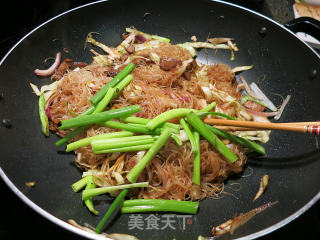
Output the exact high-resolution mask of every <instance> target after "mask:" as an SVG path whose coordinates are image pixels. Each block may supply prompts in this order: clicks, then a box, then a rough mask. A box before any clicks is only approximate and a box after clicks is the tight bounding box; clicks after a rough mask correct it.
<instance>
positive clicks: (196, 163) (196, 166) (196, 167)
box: [193, 131, 201, 186]
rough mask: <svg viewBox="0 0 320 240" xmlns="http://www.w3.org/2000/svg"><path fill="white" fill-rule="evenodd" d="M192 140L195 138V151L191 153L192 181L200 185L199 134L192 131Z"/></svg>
mask: <svg viewBox="0 0 320 240" xmlns="http://www.w3.org/2000/svg"><path fill="white" fill-rule="evenodd" d="M193 135H194V140H195V148H196V151H195V153H194V154H193V155H194V160H193V182H194V183H195V184H197V185H199V186H200V177H201V171H200V170H201V168H200V166H201V162H200V134H199V133H198V132H197V131H195V132H194V134H193Z"/></svg>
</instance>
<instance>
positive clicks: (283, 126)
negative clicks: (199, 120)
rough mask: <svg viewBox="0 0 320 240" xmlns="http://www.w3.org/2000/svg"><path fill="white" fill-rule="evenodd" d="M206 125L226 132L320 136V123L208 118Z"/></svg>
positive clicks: (205, 120)
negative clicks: (273, 132) (280, 132)
mask: <svg viewBox="0 0 320 240" xmlns="http://www.w3.org/2000/svg"><path fill="white" fill-rule="evenodd" d="M204 122H205V123H208V124H211V125H215V126H216V127H217V128H219V129H221V130H225V131H255V130H281V131H292V132H303V133H310V134H317V135H320V122H288V123H271V122H270V123H269V122H252V121H237V120H226V119H215V118H206V119H204Z"/></svg>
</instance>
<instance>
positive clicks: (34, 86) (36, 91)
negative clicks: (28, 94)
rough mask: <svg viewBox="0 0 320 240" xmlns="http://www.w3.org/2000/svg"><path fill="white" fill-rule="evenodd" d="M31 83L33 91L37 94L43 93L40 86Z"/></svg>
mask: <svg viewBox="0 0 320 240" xmlns="http://www.w3.org/2000/svg"><path fill="white" fill-rule="evenodd" d="M29 84H30V86H31V88H32V90H33V92H34V93H35V94H36V95H37V96H40V95H41V92H40V90H39V88H38V87H37V86H36V85H34V84H32V83H29Z"/></svg>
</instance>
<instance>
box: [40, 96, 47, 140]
mask: <svg viewBox="0 0 320 240" xmlns="http://www.w3.org/2000/svg"><path fill="white" fill-rule="evenodd" d="M38 105H39V117H40V121H41V126H42V132H43V133H44V135H46V136H49V119H48V116H47V113H46V111H45V109H44V108H45V105H46V100H45V98H44V95H43V93H42V94H41V95H40V97H39V104H38Z"/></svg>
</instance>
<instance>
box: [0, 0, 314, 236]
mask: <svg viewBox="0 0 320 240" xmlns="http://www.w3.org/2000/svg"><path fill="white" fill-rule="evenodd" d="M108 1H110V0H98V1H94V2H91V3H87V4H84V5H81V6H78V7H75V8H72V9H69V10H67V11H65V12H62V13H60V14H58V15H56V16H54V17H52V18H50V19H48V20H47V21H45V22H43V23H42V24H40V25H39V26H37V27H35V28H34V29H33V30H31V31H30V32H29V33H27V34H26V35H25V36H23V37H22V38H21V39H20V40H19V41H18V42H17V43H16V44H15V45H14V46H13V47H12V48H11V49H10V50H9V51H8V52H7V54H5V55H4V57H3V58H2V60H1V61H0V66H1V65H2V63H3V62H4V61H5V59H6V58H7V57H8V56H9V55H10V53H11V52H12V51H13V50H14V49H15V48H16V47H17V46H18V45H19V44H20V43H21V42H23V41H24V39H26V38H27V37H28V36H29V35H31V34H32V33H33V32H35V31H37V30H38V29H39V28H41V27H43V26H45V25H46V24H47V23H49V22H51V21H54V20H55V19H57V18H59V17H61V16H63V15H66V14H68V13H70V12H73V11H75V10H78V9H80V8H84V7H87V6H90V5H93V4H98V3H101V2H108ZM207 1H208V2H209V1H211V2H218V3H222V4H226V5H229V6H232V7H236V8H239V9H241V10H244V11H247V12H250V13H252V14H255V15H258V16H259V17H262V18H263V19H265V20H267V21H270V22H272V23H273V24H276V25H277V26H278V27H280V28H282V29H283V30H285V31H287V32H288V33H290V34H292V35H293V36H294V37H296V38H297V39H299V41H300V42H303V44H304V45H305V46H307V47H308V48H309V50H311V51H312V52H313V53H314V54H315V55H316V56H317V57H318V58H320V55H319V54H318V53H317V52H316V51H315V50H314V49H313V48H312V47H311V46H310V45H308V44H307V43H306V42H304V41H302V40H301V39H300V38H299V37H297V35H296V34H295V33H294V32H292V31H290V30H289V29H287V28H285V27H284V26H283V25H282V24H280V23H278V22H277V21H275V20H273V19H271V18H269V17H267V16H265V15H263V14H261V13H258V12H256V11H254V10H251V9H248V8H246V7H243V6H240V5H237V4H234V3H229V2H225V1H222V0H207ZM0 177H1V178H2V179H3V181H4V182H5V183H6V185H7V186H8V187H9V188H10V189H11V190H12V191H13V192H14V193H15V194H16V196H18V197H19V198H20V199H21V200H22V201H23V202H24V203H25V204H26V205H28V206H29V207H30V208H31V209H33V210H34V211H35V212H37V213H38V214H40V215H41V216H43V217H45V218H46V219H47V220H49V221H51V222H52V223H54V224H56V225H58V226H60V227H62V228H64V229H65V230H68V231H71V232H73V233H75V234H78V235H80V236H82V237H86V238H88V239H98V240H100V239H104V240H105V239H107V240H108V239H109V240H112V239H111V238H106V237H105V236H99V235H97V234H94V233H90V232H87V231H84V230H82V229H79V228H77V227H74V226H72V225H71V224H69V223H67V222H66V221H63V220H61V219H60V218H58V217H56V216H54V215H52V214H51V213H49V212H47V211H46V210H44V209H43V208H41V207H40V206H38V205H37V204H36V203H34V202H33V201H31V200H30V199H29V198H28V197H27V196H26V195H24V194H23V193H22V192H21V191H20V190H19V189H18V188H17V187H16V186H15V184H14V183H13V182H12V181H11V180H10V179H9V177H8V176H7V175H6V174H5V172H4V171H3V170H2V168H1V166H0ZM319 199H320V191H319V192H318V193H317V194H316V195H315V196H314V197H313V198H312V199H311V200H310V201H309V202H308V203H306V204H305V205H304V206H303V207H301V208H300V209H299V210H298V211H296V212H295V213H293V214H291V215H290V216H288V217H287V218H285V219H283V220H281V221H280V222H278V223H276V224H274V225H272V226H270V227H268V228H265V229H263V230H261V231H258V232H255V233H252V234H250V235H247V236H244V237H240V238H237V239H235V240H245V239H256V238H258V237H262V236H265V235H267V234H269V233H271V232H273V231H275V230H278V229H280V228H281V227H283V226H285V225H287V224H288V223H290V222H292V221H293V220H295V219H296V218H298V217H299V216H301V215H302V214H303V213H305V212H306V211H307V210H308V209H310V208H311V207H312V206H313V205H314V204H315V203H316V202H317V201H318V200H319Z"/></svg>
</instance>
